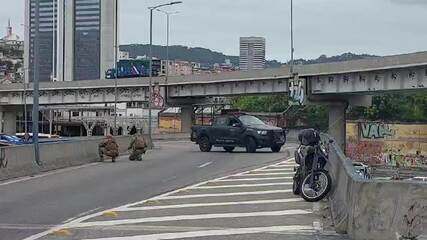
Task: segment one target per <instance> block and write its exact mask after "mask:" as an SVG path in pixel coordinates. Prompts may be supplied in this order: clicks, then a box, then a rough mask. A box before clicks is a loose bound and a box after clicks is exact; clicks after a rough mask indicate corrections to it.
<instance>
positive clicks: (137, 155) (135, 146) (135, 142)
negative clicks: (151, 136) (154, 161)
mask: <svg viewBox="0 0 427 240" xmlns="http://www.w3.org/2000/svg"><path fill="white" fill-rule="evenodd" d="M128 150H132V152H131V154H130V155H129V160H131V161H142V154H145V152H146V151H147V143H146V142H145V139H144V137H143V136H142V135H139V134H137V135H135V136H134V137H133V138H132V140H131V141H130V144H129V147H128Z"/></svg>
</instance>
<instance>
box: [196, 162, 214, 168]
mask: <svg viewBox="0 0 427 240" xmlns="http://www.w3.org/2000/svg"><path fill="white" fill-rule="evenodd" d="M211 164H212V162H207V163H205V164H202V165H200V166H199V168H204V167H207V166H209V165H211Z"/></svg>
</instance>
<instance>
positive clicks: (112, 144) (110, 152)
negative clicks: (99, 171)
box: [98, 136, 119, 162]
mask: <svg viewBox="0 0 427 240" xmlns="http://www.w3.org/2000/svg"><path fill="white" fill-rule="evenodd" d="M98 151H99V157H100V159H101V162H103V161H104V155H106V156H108V157H111V160H112V161H113V162H115V161H116V158H117V157H118V156H119V145H118V144H117V142H116V140H115V139H114V138H113V137H112V136H107V138H105V139H104V140H103V141H102V142H101V143H99V145H98Z"/></svg>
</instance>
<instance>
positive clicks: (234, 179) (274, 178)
mask: <svg viewBox="0 0 427 240" xmlns="http://www.w3.org/2000/svg"><path fill="white" fill-rule="evenodd" d="M292 178H293V177H271V178H232V179H223V180H218V181H211V182H238V181H261V180H286V179H292Z"/></svg>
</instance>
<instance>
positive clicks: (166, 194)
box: [23, 159, 292, 240]
mask: <svg viewBox="0 0 427 240" xmlns="http://www.w3.org/2000/svg"><path fill="white" fill-rule="evenodd" d="M290 161H292V159H288V160H285V161H282V162H279V164H280V163H286V162H290ZM264 168H265V167H264ZM260 169H262V168H260ZM248 172H250V171H246V172H243V173H242V174H246V173H248ZM231 176H234V175H231ZM229 177H230V175H229V176H224V177H220V178H217V179H213V180H220V179H225V178H229ZM210 181H212V180H208V181H204V182H200V183H197V184H194V185H191V186H188V187H184V188H181V189H177V190H174V191H170V192H167V193H164V194H161V195H159V196H156V197H153V198H149V199H145V200H142V201H137V202H133V203H129V204H126V205H124V206H121V207H130V206H135V205H141V204H144V203H146V202H148V201H153V200H160V199H162V198H165V197H167V196H170V195H173V194H176V193H179V192H181V191H183V190H188V189H191V188H193V187H197V186H200V185H204V184H207V183H209V182H210ZM279 192H281V193H290V192H292V190H291V189H288V190H276V191H264V192H262V191H258V192H254V193H252V194H265V193H279ZM237 195H242V194H240V193H237ZM243 195H245V194H243ZM193 196H194V195H193ZM175 197H182V196H175ZM202 197H203V195H202ZM176 199H178V198H176ZM115 209H116V208H111V209H108V210H105V211H102V212H98V213H94V214H90V215H87V216H84V217H81V218H78V219H75V220H73V221H71V222H69V223H67V224H63V225H58V226H55V227H53V228H51V229H49V230H46V231H44V232H40V233H37V234H35V235H32V236H29V237H27V238H25V239H23V240H37V239H39V238H41V237H44V236H46V235H49V234H51V233H53V232H55V231H58V230H60V229H63V228H68V227H69V226H71V224H76V223H80V222H83V221H86V220H89V219H91V218H95V217H99V216H101V215H102V214H103V213H104V212H107V211H114V210H115Z"/></svg>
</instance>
